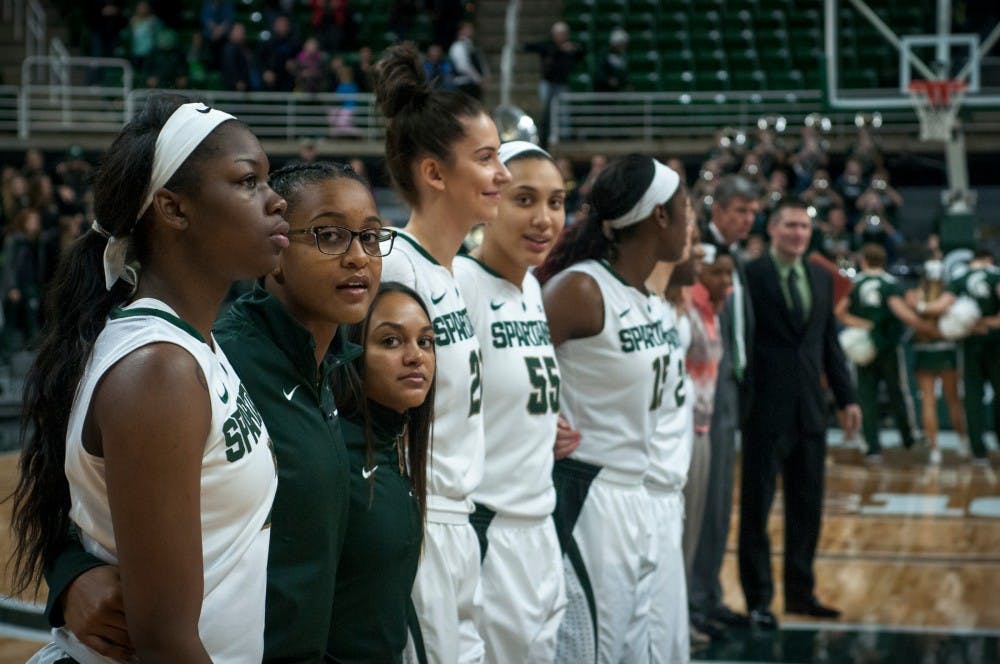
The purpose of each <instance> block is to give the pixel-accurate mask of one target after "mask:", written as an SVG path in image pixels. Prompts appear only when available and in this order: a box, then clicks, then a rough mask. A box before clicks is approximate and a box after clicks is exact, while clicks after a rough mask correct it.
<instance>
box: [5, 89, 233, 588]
mask: <svg viewBox="0 0 1000 664" xmlns="http://www.w3.org/2000/svg"><path fill="white" fill-rule="evenodd" d="M187 101H189V100H187V99H184V98H182V97H178V96H175V95H154V96H152V97H150V99H149V102H148V103H147V105H146V107H145V108H144V109H143V110H142V112H141V113H140V114H139V115H138V116H137V117H136V118H135V119H134V120H133V121H131V122H129V123H128V124H127V125H126V126H125V127H124V128H123V129H122V131H121V133H120V134H119V135H118V137H117V138H116V139H115V141H114V143H112V145H111V147H110V148H109V149H108V151H107V153H106V154H105V156H104V158H103V159H102V162H101V164H100V166H99V167H98V169H97V173H96V174H95V177H94V211H95V214H96V216H97V219H98V222H99V223H100V225H101V227H102V228H103V229H104V230H105V231H107V233H109V234H111V235H113V236H117V237H125V236H130V254H129V255H130V258H132V259H134V260H136V261H138V262H139V263H140V264H142V263H143V261H144V260H145V258H146V257H147V256H148V255H149V251H150V247H149V246H148V245H149V243H148V233H147V225H148V217H149V216H150V213H149V212H148V211H147V213H146V214H144V215H143V218H142V219H139V220H138V221H137V220H136V216H137V215H138V213H139V208H140V206H141V205H142V203H143V199H144V197H145V194H146V189H147V187H148V186H149V180H150V174H151V172H152V168H153V156H154V155H153V153H154V150H155V147H156V138H157V136H158V134H159V131H160V129H161V128H162V127H163V125H164V124H165V123H166V121H167V119H169V117H170V115H171V114H172V113H173V112H174V111H175V110H176V109H177V108H178V107H179V106H180V105H181V104H182V103H185V102H187ZM227 124H232V122H231V121H230V122H229V123H227ZM213 137H214V138H215V140H212V139H213ZM217 141H218V137H217V132H213V134H212V135H211V136H210V138H209V139H206V140H205V141H203V142H202V144H201V145H200V146H199V147H198V148H197V149H196V150H195V151H194V152H193V153H192V154H191V156H190V157H188V159H187V160H186V161H185V162H184V164H183V165H182V166H181V167H180V168H179V169H178V171H177V174H175V176H174V177H173V178H171V180H170V182H168V183H167V185H166V187H167V188H169V189H171V190H173V191H178V192H190V191H192V190H193V188H194V187H195V186H196V183H197V179H198V178H197V174H196V173H192V168H191V165H192V164H194V163H196V162H198V161H199V160H200V159H202V158H203V157H204V156H205V155H206V154H208V153H209V152H211V151H212V150H215V149H217ZM107 242H108V241H107V238H106V237H105V236H104V235H103V234H101V233H99V232H97V231H95V230H90V231H88V232H86V233H84V234H83V236H82V237H80V239H79V240H77V241H76V242H75V243H74V244H73V245H72V246H71V248H70V250H69V252H68V253H67V255H66V256H65V257H64V258H63V259H62V260H60V263H59V267H58V268H57V270H56V274H55V276H54V277H53V281H52V283H51V285H50V286H49V289H48V292H47V296H46V297H45V298H44V301H45V302H46V312H45V313H46V315H45V327H44V329H43V331H42V336H41V342H40V345H39V347H38V355H37V357H36V358H35V361H34V364H33V365H32V367H31V369H30V370H29V371H28V375H27V378H26V380H25V387H24V406H23V411H22V417H21V450H22V451H21V459H20V477H19V478H18V483H17V488H16V489H15V490H14V493H13V494H12V496H11V497H12V499H13V506H12V516H11V525H12V528H13V530H14V537H15V542H14V552H13V556H12V558H11V560H10V562H9V563H8V564H9V565H10V567H11V571H12V581H13V586H14V592H23V591H24V590H27V589H28V588H30V587H32V586H34V587H35V588H36V589H37V587H38V583H39V582H40V580H41V575H42V573H43V572H44V571H45V570H46V569H47V568H48V567H49V566H50V565H51V564H52V562H53V560H54V559H55V557H56V555H57V554H58V553H59V552H60V550H61V548H62V546H63V543H64V540H65V537H66V534H67V532H69V528H70V519H69V509H70V494H69V484H68V483H67V480H66V475H65V455H66V433H67V427H68V424H69V416H70V409H71V408H72V406H73V401H74V397H75V395H76V390H77V386H78V384H79V382H80V379H81V377H82V376H83V370H84V368H85V366H86V363H87V359H88V357H89V356H90V352H91V350H92V348H93V346H94V342H95V341H96V340H97V336H98V335H99V334H100V333H101V330H103V329H104V325H105V322H106V320H107V317H108V314H109V313H110V312H111V309H112V308H113V307H115V306H118V305H120V304H122V303H124V302H126V301H127V300H128V299H129V297H131V292H132V286H131V285H129V284H128V283H126V282H125V281H124V280H119V281H118V282H117V283H116V284H115V285H114V286H113V287H112V288H111V290H107V289H106V287H105V282H104V267H103V254H104V249H105V247H106V246H107Z"/></svg>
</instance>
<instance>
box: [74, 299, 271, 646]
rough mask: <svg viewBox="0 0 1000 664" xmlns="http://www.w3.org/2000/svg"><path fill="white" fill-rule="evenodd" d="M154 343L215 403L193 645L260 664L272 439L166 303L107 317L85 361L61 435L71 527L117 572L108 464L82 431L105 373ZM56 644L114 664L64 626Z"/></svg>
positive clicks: (206, 459) (230, 374) (213, 355)
mask: <svg viewBox="0 0 1000 664" xmlns="http://www.w3.org/2000/svg"><path fill="white" fill-rule="evenodd" d="M154 343H170V344H174V345H177V346H180V347H181V348H183V349H184V350H186V351H188V352H189V353H190V354H191V356H192V357H194V359H195V360H196V361H197V362H198V366H199V367H200V369H201V371H202V372H203V373H204V375H205V380H206V381H207V382H208V391H209V395H210V396H209V398H210V399H211V406H212V420H211V425H210V429H209V435H208V438H207V440H206V441H205V446H204V455H203V459H202V473H201V530H202V558H203V561H204V596H203V599H202V605H201V618H200V620H199V622H198V633H199V637H200V638H201V641H202V643H203V644H204V646H205V650H206V651H207V652H208V654H209V655H210V656H211V657H212V661H214V662H232V663H233V664H243V663H245V662H258V661H260V660H261V657H262V655H263V648H264V593H265V568H266V565H267V551H268V543H269V540H270V535H271V531H270V525H271V521H270V517H271V503H272V500H273V499H274V494H275V490H276V488H277V484H278V478H277V472H276V469H275V461H274V456H273V454H272V451H271V440H270V438H269V437H268V432H267V428H266V427H265V426H264V422H263V419H262V418H261V416H260V413H259V412H258V411H257V408H256V406H255V405H254V402H253V401H252V400H251V398H250V395H249V394H248V393H247V390H246V388H245V387H244V386H243V384H242V383H241V382H240V378H239V376H237V374H236V371H235V370H234V369H233V367H232V366H231V365H230V364H229V361H228V360H227V359H226V355H225V353H223V351H222V350H221V349H219V347H218V344H214V346H215V348H214V349H213V347H212V346H210V345H209V344H208V343H206V342H205V339H204V338H203V337H202V336H201V335H200V334H199V333H198V332H197V330H195V329H194V328H193V327H191V326H190V325H188V324H187V323H185V322H184V321H182V320H181V319H180V318H178V317H177V315H176V314H175V313H174V312H173V311H172V310H171V309H170V307H168V306H167V305H166V304H164V303H163V302H160V301H158V300H153V299H149V298H143V299H140V300H137V301H136V302H134V303H132V304H131V305H129V306H128V307H126V308H124V309H116V310H114V311H112V313H111V315H110V317H109V320H108V323H107V325H106V326H105V327H104V329H103V330H102V331H101V333H100V335H99V336H98V337H97V342H96V343H95V344H94V348H93V350H92V351H91V353H90V357H89V358H88V360H87V366H86V368H85V369H84V373H83V377H82V378H81V380H80V385H79V388H78V390H77V393H76V398H75V399H74V401H73V406H72V409H71V411H70V418H69V425H68V428H67V433H66V477H67V479H68V480H69V485H70V497H71V507H70V518H71V519H72V520H73V523H74V524H76V527H77V529H78V531H79V533H80V538H81V541H82V543H83V547H84V549H85V550H86V551H87V552H88V553H89V554H91V555H93V556H96V557H97V558H99V559H101V560H103V561H104V562H106V563H109V564H117V562H118V558H117V546H116V543H115V533H114V527H113V524H112V521H111V510H110V508H109V506H108V497H107V485H106V483H105V475H104V459H103V458H101V457H97V456H93V455H91V454H90V453H89V452H87V451H86V450H85V449H84V447H83V427H84V422H85V420H86V418H87V413H88V412H89V410H90V405H91V399H92V398H93V393H94V390H95V388H96V387H97V385H98V383H99V382H100V380H101V379H102V378H103V377H104V375H105V374H106V373H107V371H108V370H109V369H110V368H111V367H113V366H114V365H115V364H116V363H117V362H118V361H119V360H121V359H122V358H123V357H125V356H126V355H128V354H130V353H132V352H134V351H136V350H138V349H139V348H142V347H144V346H148V345H149V344H154ZM136 443H137V444H139V443H141V441H136ZM54 635H55V639H56V644H57V645H58V646H59V647H60V648H61V649H62V650H63V651H65V652H66V653H67V654H68V655H70V656H71V657H73V658H74V659H76V660H78V661H81V662H110V661H112V660H110V659H107V658H105V657H102V656H100V655H98V654H96V653H95V652H93V651H92V650H90V649H89V648H87V647H86V646H84V645H83V644H81V643H80V642H79V641H78V640H77V639H76V638H75V636H73V634H72V633H71V632H69V630H67V629H66V628H65V627H63V628H60V629H57V630H55V631H54ZM234 635H236V636H234Z"/></svg>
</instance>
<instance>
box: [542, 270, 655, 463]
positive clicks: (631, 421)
mask: <svg viewBox="0 0 1000 664" xmlns="http://www.w3.org/2000/svg"><path fill="white" fill-rule="evenodd" d="M567 269H568V270H571V271H573V272H582V273H584V274H587V275H590V277H592V278H593V279H594V281H596V282H597V285H598V287H599V288H600V289H601V295H602V297H603V299H604V327H603V328H602V329H601V331H600V332H599V333H597V334H595V335H594V336H592V337H587V338H584V339H571V340H569V341H566V342H564V343H562V344H561V345H560V346H559V347H558V348H556V357H557V359H558V360H559V370H560V373H561V374H562V392H561V399H562V412H563V414H564V415H565V416H566V417H567V419H569V421H570V424H572V425H573V426H574V427H575V428H576V429H578V430H579V431H580V433H581V439H580V446H579V447H578V448H577V449H576V451H575V452H574V453H573V454H572V455H571V456H572V458H574V459H579V460H580V461H584V462H587V463H592V464H595V465H598V466H602V467H605V468H610V469H613V470H616V471H620V472H624V473H629V474H639V475H645V473H646V471H647V470H648V467H649V444H650V438H651V437H652V432H653V426H654V424H655V419H656V417H657V415H658V413H659V410H660V405H661V404H662V402H663V400H664V398H665V396H664V392H663V387H664V383H665V381H666V378H667V373H668V372H667V370H668V369H669V367H668V366H667V363H666V356H667V355H668V354H669V346H668V339H667V335H666V334H665V332H664V329H663V300H662V299H661V298H659V297H658V296H655V295H649V294H647V293H644V292H642V291H639V290H637V289H635V288H633V287H632V286H630V285H628V284H627V283H626V282H625V281H624V280H622V278H621V277H620V276H618V275H617V274H616V273H615V272H614V271H613V270H612V268H611V266H610V265H608V263H606V262H605V261H597V260H587V261H583V262H580V263H577V264H575V265H573V266H571V267H569V268H567Z"/></svg>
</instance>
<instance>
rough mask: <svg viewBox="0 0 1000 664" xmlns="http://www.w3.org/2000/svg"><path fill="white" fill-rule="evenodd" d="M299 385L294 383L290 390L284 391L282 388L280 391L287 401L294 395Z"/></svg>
mask: <svg viewBox="0 0 1000 664" xmlns="http://www.w3.org/2000/svg"><path fill="white" fill-rule="evenodd" d="M299 387H300V386H299V385H296V386H295V387H293V388H292V389H291V391H290V392H286V391H285V390H282V391H281V393H282V394H284V395H285V399H287V400H288V401H291V400H292V397H293V396H295V390H297V389H299Z"/></svg>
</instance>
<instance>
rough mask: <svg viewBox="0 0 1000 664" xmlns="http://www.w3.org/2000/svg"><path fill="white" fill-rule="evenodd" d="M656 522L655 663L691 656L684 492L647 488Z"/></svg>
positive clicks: (652, 615) (652, 621) (651, 630)
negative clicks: (685, 569)
mask: <svg viewBox="0 0 1000 664" xmlns="http://www.w3.org/2000/svg"><path fill="white" fill-rule="evenodd" d="M646 489H647V491H648V492H649V501H650V504H651V508H652V511H651V514H652V515H653V521H654V523H655V524H656V540H657V547H656V554H657V560H656V563H657V564H656V571H655V572H654V573H653V583H652V592H651V597H652V603H651V604H650V611H649V642H650V653H651V656H652V660H653V661H654V662H679V663H681V664H683V663H685V662H688V661H690V659H691V641H690V635H689V632H688V606H687V581H686V577H685V574H684V547H683V545H682V542H683V534H684V494H683V493H681V491H680V490H676V491H665V490H663V489H659V488H653V487H646Z"/></svg>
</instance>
